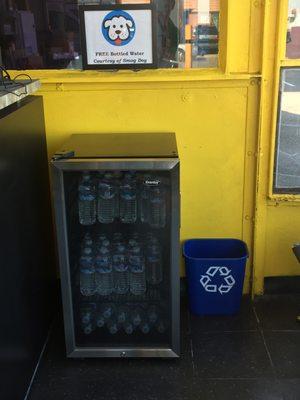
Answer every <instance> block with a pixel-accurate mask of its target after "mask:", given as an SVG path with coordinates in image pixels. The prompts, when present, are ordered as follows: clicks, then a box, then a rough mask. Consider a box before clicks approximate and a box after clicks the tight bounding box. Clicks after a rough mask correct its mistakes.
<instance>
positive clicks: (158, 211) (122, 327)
mask: <svg viewBox="0 0 300 400" xmlns="http://www.w3.org/2000/svg"><path fill="white" fill-rule="evenodd" d="M51 172H52V182H53V195H54V205H55V214H56V233H57V243H58V252H59V262H60V276H61V288H62V299H63V312H64V326H65V339H66V348H67V355H68V357H173V358H174V357H179V300H180V299H179V297H180V293H179V251H180V250H179V223H180V222H179V219H180V198H179V158H178V152H177V146H176V138H175V134H173V133H153V134H144V133H135V134H125V133H124V134H123V133H122V134H84V135H72V136H71V138H70V139H69V141H68V142H67V143H65V145H64V146H63V148H62V149H61V150H60V151H58V152H56V154H55V155H54V157H53V159H52V161H51Z"/></svg>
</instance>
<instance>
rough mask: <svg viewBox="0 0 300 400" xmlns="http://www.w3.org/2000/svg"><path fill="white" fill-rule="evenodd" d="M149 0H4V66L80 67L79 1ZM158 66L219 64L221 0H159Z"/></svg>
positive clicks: (136, 0)
mask: <svg viewBox="0 0 300 400" xmlns="http://www.w3.org/2000/svg"><path fill="white" fill-rule="evenodd" d="M149 2H150V0H78V1H76V0H39V1H36V0H26V1H25V0H0V64H1V63H2V64H4V65H5V67H6V68H8V69H61V68H69V69H80V68H81V67H82V62H81V45H80V27H79V17H78V5H79V4H106V5H107V4H116V3H117V4H140V3H149ZM154 3H155V6H156V10H157V17H156V27H157V29H156V30H157V36H156V43H157V55H158V67H159V68H202V67H205V68H206V67H215V66H217V64H218V37H219V0H154Z"/></svg>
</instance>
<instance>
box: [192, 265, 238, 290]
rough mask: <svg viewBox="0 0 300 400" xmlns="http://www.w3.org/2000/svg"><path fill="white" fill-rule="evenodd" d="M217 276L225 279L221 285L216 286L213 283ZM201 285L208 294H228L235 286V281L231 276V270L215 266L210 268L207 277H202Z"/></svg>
mask: <svg viewBox="0 0 300 400" xmlns="http://www.w3.org/2000/svg"><path fill="white" fill-rule="evenodd" d="M215 276H220V277H222V278H223V282H221V284H219V285H216V284H214V282H213V278H214V277H215ZM200 283H201V285H202V286H203V287H204V289H205V291H206V292H211V293H217V292H220V293H221V294H227V293H229V292H230V290H231V289H232V288H233V286H234V285H235V279H234V277H233V276H232V275H231V270H230V269H229V268H227V267H219V266H213V267H209V268H208V270H207V271H206V273H205V275H201V278H200Z"/></svg>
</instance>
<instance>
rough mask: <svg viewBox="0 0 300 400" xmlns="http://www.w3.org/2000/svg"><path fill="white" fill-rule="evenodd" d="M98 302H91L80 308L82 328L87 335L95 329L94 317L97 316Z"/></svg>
mask: <svg viewBox="0 0 300 400" xmlns="http://www.w3.org/2000/svg"><path fill="white" fill-rule="evenodd" d="M95 309H96V304H95V303H90V304H85V305H83V306H81V309H80V318H81V319H80V322H81V328H82V330H83V332H84V333H85V334H86V335H89V334H91V333H92V332H93V331H94V329H95V323H94V317H95Z"/></svg>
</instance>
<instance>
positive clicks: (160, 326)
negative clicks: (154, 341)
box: [155, 317, 167, 333]
mask: <svg viewBox="0 0 300 400" xmlns="http://www.w3.org/2000/svg"><path fill="white" fill-rule="evenodd" d="M155 326H156V329H157V331H158V332H159V333H165V332H166V330H167V321H166V319H165V318H164V317H160V318H159V319H158V320H157V322H156V324H155Z"/></svg>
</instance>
